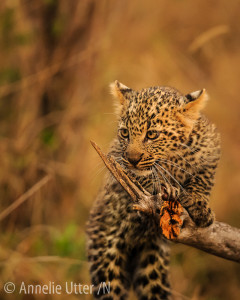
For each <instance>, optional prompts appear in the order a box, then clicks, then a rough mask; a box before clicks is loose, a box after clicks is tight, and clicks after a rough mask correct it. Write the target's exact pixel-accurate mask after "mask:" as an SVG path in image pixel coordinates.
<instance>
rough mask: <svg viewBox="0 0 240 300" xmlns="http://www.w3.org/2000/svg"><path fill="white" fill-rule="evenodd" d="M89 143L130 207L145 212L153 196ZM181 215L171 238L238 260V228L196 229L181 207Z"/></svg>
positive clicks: (223, 224) (239, 260) (239, 252)
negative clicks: (178, 229)
mask: <svg viewBox="0 0 240 300" xmlns="http://www.w3.org/2000/svg"><path fill="white" fill-rule="evenodd" d="M91 143H92V145H93V147H94V148H95V149H96V151H97V153H98V154H99V156H100V157H101V158H102V160H103V162H104V163H105V165H106V167H107V168H108V169H109V171H110V172H111V173H112V175H113V176H114V177H115V178H116V180H117V181H118V182H119V183H120V184H121V185H122V187H123V188H124V189H125V190H126V191H127V192H128V194H129V195H130V196H131V198H132V200H133V202H134V203H135V204H134V205H133V206H135V207H138V206H139V210H141V211H148V209H149V207H151V202H153V196H152V195H151V194H150V193H148V192H147V191H145V190H144V189H143V188H142V187H141V186H140V184H139V183H137V182H136V181H135V182H133V181H132V180H131V179H130V178H129V177H128V176H127V174H126V173H125V172H124V170H123V169H122V167H121V166H120V165H119V164H118V163H117V162H116V161H115V159H114V158H113V157H111V156H107V155H105V154H104V153H103V152H102V151H101V149H100V148H99V147H98V146H97V144H96V143H94V142H91ZM163 196H165V195H164V194H158V195H155V196H154V197H160V198H162V197H163ZM160 202H161V201H160ZM182 218H183V220H184V222H183V227H182V228H181V232H180V234H179V235H178V236H177V237H176V238H174V239H173V241H175V242H178V243H182V244H186V245H188V246H191V247H194V248H197V249H200V250H203V251H205V252H207V253H211V254H213V255H215V256H219V257H222V258H225V259H228V260H232V261H236V262H240V229H238V228H234V227H231V226H230V225H228V224H225V223H222V222H217V221H216V222H214V223H213V224H212V225H211V226H209V227H206V228H199V227H197V226H196V225H195V223H194V222H193V221H192V220H191V218H190V216H189V215H188V213H187V211H186V210H184V214H183V216H182Z"/></svg>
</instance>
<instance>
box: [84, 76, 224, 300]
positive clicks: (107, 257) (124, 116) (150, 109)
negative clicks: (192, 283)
mask: <svg viewBox="0 0 240 300" xmlns="http://www.w3.org/2000/svg"><path fill="white" fill-rule="evenodd" d="M111 89H112V93H113V95H114V96H115V98H116V99H117V114H118V133H117V137H116V138H115V139H114V141H113V143H112V146H111V149H110V154H111V155H112V156H114V157H115V159H116V160H117V161H118V162H119V163H120V164H121V166H122V167H123V168H124V169H125V171H126V172H127V174H128V175H129V176H130V177H131V178H135V179H136V180H137V181H138V182H139V183H140V184H141V185H142V186H143V187H144V188H145V189H146V190H148V191H149V192H150V193H152V194H156V193H158V192H159V191H160V189H161V186H162V185H165V187H169V188H172V189H175V190H177V191H178V193H177V194H178V201H179V202H180V203H181V205H182V206H183V207H184V208H185V209H186V210H187V211H188V213H189V215H190V217H191V218H192V220H193V221H194V222H195V223H196V225H197V226H200V227H206V226H209V225H210V224H212V222H213V221H214V214H213V212H212V210H211V208H210V207H209V198H210V193H211V190H212V187H213V183H214V176H215V172H216V168H217V164H218V161H219V157H220V137H219V134H218V133H217V131H216V128H215V126H214V125H213V124H211V123H210V122H209V121H208V120H207V118H206V117H205V116H204V115H203V114H202V113H201V111H202V109H203V108H204V107H205V105H206V103H207V100H208V96H207V94H206V91H205V90H204V89H203V90H200V91H197V92H193V93H190V94H187V95H183V94H182V93H180V92H179V91H178V90H176V89H175V88H171V87H159V86H157V87H150V88H146V89H142V90H140V91H135V90H133V89H131V88H128V87H126V86H125V85H123V84H121V83H119V82H117V81H116V82H115V83H114V84H113V85H112V86H111ZM156 206H157V203H156ZM87 233H88V259H89V262H90V265H91V267H90V273H91V278H92V283H93V284H94V287H95V294H94V296H95V298H97V299H105V300H107V299H108V300H110V299H120V300H124V299H127V297H128V293H129V290H130V288H131V287H132V288H133V289H134V291H135V292H136V294H137V297H138V299H141V300H147V299H149V300H158V299H169V297H170V294H171V289H170V284H169V278H168V264H169V246H168V241H167V240H166V239H165V238H164V237H163V236H162V235H161V232H160V228H159V225H158V223H157V222H156V220H155V218H153V217H152V216H150V215H147V214H144V213H142V212H138V211H135V210H134V209H133V205H132V201H131V199H130V197H129V195H128V194H127V193H126V192H125V191H124V190H123V189H122V187H121V186H120V185H119V184H118V183H117V182H116V180H115V179H114V178H113V177H112V176H111V175H110V174H108V176H107V177H106V179H105V184H104V186H103V188H102V190H101V191H100V193H99V195H98V197H97V199H96V201H95V203H94V205H93V208H92V210H91V213H90V217H89V221H88V224H87ZM102 282H110V286H111V288H110V291H109V292H108V293H107V294H106V293H105V290H104V289H103V285H102Z"/></svg>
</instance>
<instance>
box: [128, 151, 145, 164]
mask: <svg viewBox="0 0 240 300" xmlns="http://www.w3.org/2000/svg"><path fill="white" fill-rule="evenodd" d="M142 156H143V153H141V152H135V151H134V152H133V151H130V152H129V151H128V152H126V157H127V159H128V161H129V162H130V163H131V164H132V165H133V166H134V167H136V166H137V164H138V163H139V162H140V160H141V159H142Z"/></svg>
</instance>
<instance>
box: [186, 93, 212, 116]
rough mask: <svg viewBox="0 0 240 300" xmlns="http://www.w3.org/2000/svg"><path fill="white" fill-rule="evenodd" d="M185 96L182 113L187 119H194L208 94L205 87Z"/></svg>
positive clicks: (206, 99)
mask: <svg viewBox="0 0 240 300" xmlns="http://www.w3.org/2000/svg"><path fill="white" fill-rule="evenodd" d="M185 97H186V98H187V101H186V102H187V104H185V106H184V110H183V114H184V115H185V116H186V117H187V118H189V119H192V120H196V119H197V118H198V117H199V113H200V111H201V110H202V109H203V108H204V107H205V105H206V103H207V101H208V94H207V92H206V90H205V89H202V90H200V91H196V92H193V93H191V94H187V95H186V96H185Z"/></svg>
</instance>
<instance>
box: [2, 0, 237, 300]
mask: <svg viewBox="0 0 240 300" xmlns="http://www.w3.org/2000/svg"><path fill="white" fill-rule="evenodd" d="M239 19H240V3H239V1H233V0H231V1H228V2H226V1H224V0H219V1H213V0H211V1H200V0H196V1H187V0H184V1H165V0H164V1H156V0H149V1H136V0H133V1H127V0H121V1H120V0H117V1H107V0H103V1H94V0H87V1H78V0H72V1H64V0H59V1H56V0H42V1H41V0H36V1H27V0H24V1H20V0H14V1H7V0H2V1H1V4H0V51H1V56H0V65H1V69H0V95H1V102H0V136H1V142H0V151H1V158H0V159H1V170H0V197H1V202H0V209H1V212H2V213H3V212H4V210H5V209H8V208H9V207H10V208H11V207H12V208H14V210H13V209H11V213H9V214H8V215H5V217H4V218H3V219H2V220H1V228H2V231H1V248H0V272H1V281H0V288H1V287H2V285H3V283H4V282H6V281H13V282H16V283H17V284H20V283H21V281H23V280H24V281H26V282H29V283H33V282H35V283H36V282H38V283H41V284H43V283H47V282H49V281H55V282H58V283H62V282H65V281H66V280H70V281H71V280H73V281H75V282H81V283H89V276H88V270H87V263H86V258H85V251H84V247H85V240H84V236H85V235H84V224H85V221H86V218H87V215H88V211H89V208H90V206H91V204H92V201H93V199H94V196H95V194H96V193H97V190H98V187H99V185H100V182H101V178H102V174H103V173H104V171H102V172H100V171H101V168H102V164H101V163H100V160H99V158H98V157H97V155H96V153H95V152H94V150H93V149H92V148H91V146H90V143H89V140H90V139H92V140H95V141H96V142H97V143H98V144H99V145H101V146H102V147H103V148H105V149H107V145H108V143H109V142H110V140H111V137H112V136H113V135H114V133H115V129H114V126H115V117H114V115H112V113H113V108H112V99H111V96H110V95H109V91H108V85H109V83H110V82H111V81H113V80H115V79H118V80H119V81H122V82H123V83H124V84H126V85H128V86H130V87H133V88H141V87H146V86H149V85H170V86H175V87H177V88H178V89H180V90H181V91H183V92H186V93H187V92H189V91H194V90H197V89H200V88H203V87H205V88H206V89H207V91H208V93H209V94H210V96H211V101H210V102H209V105H208V108H207V109H206V113H207V115H208V116H209V117H210V118H211V119H212V120H213V121H214V122H215V123H216V124H217V126H218V128H219V130H220V131H221V133H222V144H223V154H222V160H221V164H220V167H219V172H218V175H217V182H216V186H215V189H214V193H213V195H212V206H213V208H214V210H215V212H216V215H217V218H218V219H219V220H221V221H225V222H228V223H229V224H231V225H234V226H240V222H239V212H240V201H239V195H240V176H239V170H240V159H239V146H240V138H239V133H238V130H239V113H240V102H239V95H238V94H239V91H238V89H239V78H240V56H239V48H240V39H239V34H240V29H239V28H240V27H239ZM46 176H49V177H47V178H50V177H51V180H50V181H49V182H48V183H46V184H45V185H43V186H42V187H41V188H40V189H36V190H34V193H32V194H31V195H30V196H29V197H27V198H26V199H25V198H24V199H25V200H24V201H22V204H21V205H16V204H18V203H19V202H15V201H19V200H17V199H19V197H20V199H22V198H21V197H23V196H24V195H26V194H25V193H26V192H27V191H29V190H31V188H32V187H34V185H35V184H37V183H38V182H39V181H41V180H42V179H43V178H46ZM27 195H28V194H27ZM20 202H21V201H20ZM172 283H173V288H174V291H175V292H174V295H175V296H174V299H194V300H203V299H206V300H223V299H228V300H235V299H238V296H239V294H240V289H239V286H240V269H239V266H238V265H236V264H234V263H231V262H227V261H224V260H222V259H219V258H215V257H212V256H210V255H207V254H204V253H200V252H199V251H197V250H194V249H190V248H187V247H184V246H181V245H175V246H173V258H172ZM1 290H2V289H1ZM183 295H185V296H183ZM0 296H1V299H49V298H47V297H45V298H44V297H43V296H41V297H40V296H34V297H33V296H29V297H27V296H25V297H21V295H20V296H17V295H16V294H14V295H12V296H11V295H6V294H5V293H3V292H2V291H0ZM61 297H62V298H61V299H65V298H66V297H65V296H63V295H62V296H61ZM53 298H54V297H53ZM56 298H57V296H56ZM75 298H76V299H79V297H76V296H74V295H72V296H68V298H67V299H75ZM80 298H81V299H90V297H87V296H86V297H84V296H83V295H81V296H80ZM58 299H60V298H58Z"/></svg>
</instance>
